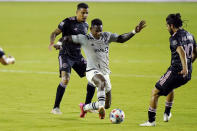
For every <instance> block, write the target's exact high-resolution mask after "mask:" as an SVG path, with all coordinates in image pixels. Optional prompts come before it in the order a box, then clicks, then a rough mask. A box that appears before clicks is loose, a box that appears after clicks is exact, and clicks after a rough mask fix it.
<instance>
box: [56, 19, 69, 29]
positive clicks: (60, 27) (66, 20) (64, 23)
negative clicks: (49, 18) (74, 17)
mask: <svg viewBox="0 0 197 131" xmlns="http://www.w3.org/2000/svg"><path fill="white" fill-rule="evenodd" d="M68 23H69V20H68V19H65V20H63V21H62V22H60V24H59V25H58V28H59V29H60V30H61V31H63V30H64V29H66V27H67V26H68Z"/></svg>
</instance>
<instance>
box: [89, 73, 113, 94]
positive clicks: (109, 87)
mask: <svg viewBox="0 0 197 131" xmlns="http://www.w3.org/2000/svg"><path fill="white" fill-rule="evenodd" d="M96 74H101V75H102V76H103V77H104V78H105V80H106V82H107V86H106V88H105V93H107V92H109V91H111V82H110V78H109V74H106V75H103V73H101V72H100V71H98V70H91V71H88V72H86V78H87V80H88V82H90V83H91V84H93V85H94V86H95V87H96V85H95V84H94V82H93V81H92V78H93V77H94V76H95V75H96Z"/></svg>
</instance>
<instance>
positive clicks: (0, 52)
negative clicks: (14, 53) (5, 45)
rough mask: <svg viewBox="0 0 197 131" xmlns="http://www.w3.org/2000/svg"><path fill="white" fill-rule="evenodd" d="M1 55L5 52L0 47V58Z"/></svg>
mask: <svg viewBox="0 0 197 131" xmlns="http://www.w3.org/2000/svg"><path fill="white" fill-rule="evenodd" d="M3 55H5V53H4V52H3V50H1V48H0V58H1V57H2V56H3Z"/></svg>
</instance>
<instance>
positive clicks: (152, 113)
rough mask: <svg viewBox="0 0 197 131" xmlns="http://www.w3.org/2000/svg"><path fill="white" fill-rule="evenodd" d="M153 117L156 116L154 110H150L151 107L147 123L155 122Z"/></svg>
mask: <svg viewBox="0 0 197 131" xmlns="http://www.w3.org/2000/svg"><path fill="white" fill-rule="evenodd" d="M155 116H156V109H152V108H151V107H149V110H148V121H149V122H153V121H155V119H156V118H155Z"/></svg>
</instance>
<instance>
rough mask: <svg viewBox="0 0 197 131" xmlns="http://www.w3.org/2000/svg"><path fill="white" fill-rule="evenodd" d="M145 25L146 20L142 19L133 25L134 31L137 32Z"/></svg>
mask: <svg viewBox="0 0 197 131" xmlns="http://www.w3.org/2000/svg"><path fill="white" fill-rule="evenodd" d="M145 27H146V21H145V20H142V21H140V23H139V24H138V25H137V26H136V27H135V32H136V33H139V32H140V31H141V30H142V29H143V28H145Z"/></svg>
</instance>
